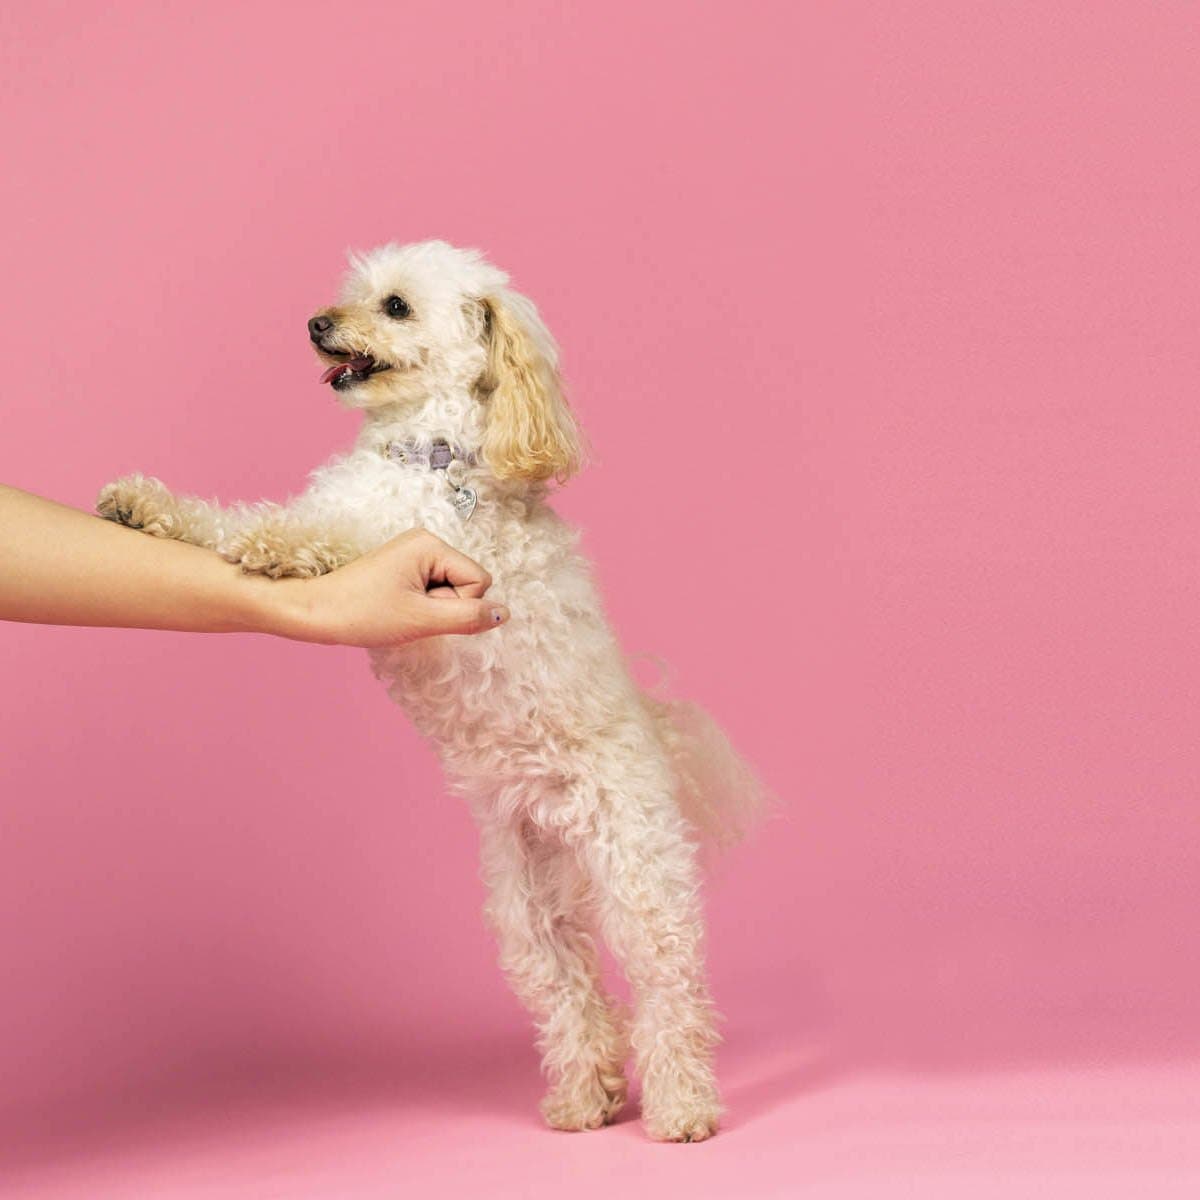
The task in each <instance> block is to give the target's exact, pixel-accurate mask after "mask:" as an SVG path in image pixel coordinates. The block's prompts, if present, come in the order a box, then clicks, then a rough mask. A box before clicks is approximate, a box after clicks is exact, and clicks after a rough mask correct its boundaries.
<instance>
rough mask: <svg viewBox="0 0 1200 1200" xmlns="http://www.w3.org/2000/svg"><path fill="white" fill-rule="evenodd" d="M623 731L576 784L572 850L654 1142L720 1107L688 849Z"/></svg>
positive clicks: (708, 1130)
mask: <svg viewBox="0 0 1200 1200" xmlns="http://www.w3.org/2000/svg"><path fill="white" fill-rule="evenodd" d="M644 746H645V742H644V740H643V739H642V738H640V737H638V736H636V735H634V736H633V737H631V738H630V740H629V743H628V745H627V746H626V747H625V750H626V753H625V754H623V755H621V756H619V757H618V756H612V757H611V758H609V759H608V762H607V765H606V766H605V767H603V768H602V769H601V770H600V771H599V772H597V773H595V774H593V775H592V776H591V777H590V778H588V779H587V780H586V781H581V782H580V783H579V785H578V786H579V787H580V788H581V789H583V791H586V792H590V796H591V799H590V803H588V804H587V807H589V808H590V809H591V810H592V813H591V819H590V829H589V831H588V833H587V835H586V836H583V837H580V838H579V839H578V841H577V842H576V850H577V853H578V855H579V857H580V860H581V862H582V863H583V865H584V869H585V870H586V872H587V874H588V876H589V877H590V879H591V882H592V884H593V888H594V891H595V896H596V903H597V906H598V908H599V911H600V918H601V927H602V929H603V932H604V936H605V939H606V940H607V941H608V944H609V946H610V947H611V948H612V950H613V953H614V954H616V956H617V958H618V959H619V960H620V961H621V965H622V967H623V968H624V970H625V974H626V975H627V976H628V978H629V982H630V984H631V985H632V987H633V991H634V998H635V1005H636V1012H635V1016H634V1023H633V1038H632V1041H633V1050H634V1053H635V1056H636V1061H637V1067H638V1070H639V1072H640V1074H641V1077H642V1119H643V1122H644V1123H645V1126H646V1131H647V1132H648V1133H649V1134H650V1136H651V1137H653V1138H656V1139H658V1140H660V1141H674V1142H696V1141H703V1140H704V1139H705V1138H707V1137H710V1136H711V1135H712V1134H713V1133H715V1132H716V1129H717V1123H718V1120H719V1117H720V1114H721V1103H720V1097H719V1095H718V1093H717V1085H716V1079H715V1077H714V1073H713V1050H714V1047H715V1045H716V1042H717V1040H718V1037H717V1033H716V1014H715V1012H714V1010H713V1006H712V1001H711V1000H710V998H709V993H708V988H707V985H706V984H705V981H704V974H703V955H702V941H703V922H702V917H701V913H700V907H699V898H698V893H699V879H698V872H697V867H696V862H695V850H694V847H693V846H692V844H691V842H690V841H689V839H688V837H687V830H686V826H685V825H684V823H683V820H682V818H681V816H680V814H679V809H678V807H677V805H676V802H675V798H674V795H673V788H672V783H671V779H670V776H669V773H668V772H667V770H666V768H665V765H664V764H663V763H661V762H660V761H659V760H658V759H657V757H656V756H655V755H654V754H652V753H651V754H647V753H639V750H640V749H642V748H643V747H644Z"/></svg>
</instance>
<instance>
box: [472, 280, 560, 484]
mask: <svg viewBox="0 0 1200 1200" xmlns="http://www.w3.org/2000/svg"><path fill="white" fill-rule="evenodd" d="M482 304H483V315H484V331H483V337H484V340H485V343H486V345H487V366H486V367H485V368H484V372H483V376H482V378H481V379H480V392H481V395H482V397H483V403H484V406H485V412H486V416H485V418H484V422H485V423H484V434H483V457H484V461H486V462H487V464H488V466H489V467H491V469H492V470H493V471H494V472H495V473H496V475H497V476H498V477H499V478H501V479H528V480H544V479H550V478H555V479H557V480H559V482H560V483H561V482H562V481H564V480H566V479H567V478H569V477H570V476H571V475H573V474H574V473H575V472H576V471H577V470H578V469H579V466H580V463H581V461H582V458H583V445H582V440H581V438H580V434H579V427H578V425H576V423H575V417H574V416H573V415H572V413H571V410H570V408H569V407H568V406H567V401H566V397H565V396H564V395H563V388H562V380H561V379H560V378H559V374H558V351H557V348H556V347H555V345H554V339H553V338H552V337H551V336H550V333H549V331H548V330H547V329H546V327H545V326H544V325H543V324H542V322H541V319H540V318H539V317H538V314H537V309H536V308H535V307H534V306H533V304H532V303H531V302H530V301H529V300H527V299H526V298H525V297H524V296H519V295H517V294H516V293H515V292H508V291H502V292H498V293H497V294H494V295H491V296H486V297H484V299H483V301H482Z"/></svg>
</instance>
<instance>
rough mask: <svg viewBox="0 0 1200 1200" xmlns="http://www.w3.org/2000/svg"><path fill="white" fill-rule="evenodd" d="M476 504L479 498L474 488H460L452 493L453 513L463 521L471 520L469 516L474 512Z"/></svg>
mask: <svg viewBox="0 0 1200 1200" xmlns="http://www.w3.org/2000/svg"><path fill="white" fill-rule="evenodd" d="M478 503H479V497H478V496H477V495H476V494H475V489H474V488H469V487H460V488H458V489H457V490H456V491H455V493H454V511H455V512H456V513H458V515H459V516H460V517H462V519H463V520H464V521H469V520H470V519H471V514H472V513H473V512H474V511H475V505H476V504H478Z"/></svg>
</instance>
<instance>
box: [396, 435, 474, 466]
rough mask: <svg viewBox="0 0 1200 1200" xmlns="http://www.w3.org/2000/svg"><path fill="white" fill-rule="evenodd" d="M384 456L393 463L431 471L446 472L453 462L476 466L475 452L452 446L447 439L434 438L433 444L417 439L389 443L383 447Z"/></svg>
mask: <svg viewBox="0 0 1200 1200" xmlns="http://www.w3.org/2000/svg"><path fill="white" fill-rule="evenodd" d="M383 456H384V458H387V459H390V460H391V461H392V462H398V463H404V464H405V465H406V466H418V467H428V468H429V469H430V470H431V471H444V470H445V469H446V468H447V467H448V466H449V465H450V464H451V463H452V462H461V463H465V464H466V465H467V466H468V467H473V466H474V465H475V454H474V452H473V451H470V450H463V449H461V448H460V447H458V446H452V445H450V443H449V442H448V441H446V439H445V438H434V439H433V440H432V441H431V442H419V441H417V439H416V438H404V439H402V440H400V441H393V442H388V444H387V445H386V446H384V447H383Z"/></svg>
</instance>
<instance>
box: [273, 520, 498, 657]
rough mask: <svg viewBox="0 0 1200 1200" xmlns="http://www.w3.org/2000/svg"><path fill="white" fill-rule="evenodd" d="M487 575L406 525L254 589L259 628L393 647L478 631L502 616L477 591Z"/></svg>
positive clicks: (487, 583)
mask: <svg viewBox="0 0 1200 1200" xmlns="http://www.w3.org/2000/svg"><path fill="white" fill-rule="evenodd" d="M491 583H492V580H491V576H490V575H489V574H488V573H487V572H486V571H485V570H484V569H483V568H482V567H481V566H480V565H479V564H478V563H476V562H474V561H473V560H472V559H470V558H468V557H467V556H466V555H465V554H460V553H459V552H458V551H457V550H454V549H453V548H452V547H450V546H448V545H446V543H445V542H443V541H442V540H441V539H440V538H438V537H435V536H434V535H433V534H432V533H429V532H427V531H426V530H424V529H413V530H409V531H408V532H407V533H402V534H401V535H400V536H399V537H395V538H393V539H392V540H391V541H390V542H387V543H385V544H384V545H382V546H380V547H378V548H377V549H375V550H372V551H370V552H369V553H367V554H365V555H363V556H362V557H361V558H356V559H355V560H354V561H353V562H351V563H348V564H347V565H346V566H344V567H341V568H339V569H338V570H336V571H333V572H331V573H330V574H328V575H321V576H319V577H318V578H316V579H281V580H279V581H277V582H273V583H271V584H270V585H269V587H266V588H263V589H261V592H260V597H261V598H262V599H263V600H264V601H267V602H268V603H269V604H270V605H271V609H272V613H271V615H270V616H269V619H268V627H267V628H265V629H264V632H270V633H277V634H281V635H282V636H284V637H290V638H295V639H297V640H299V641H306V642H324V643H327V644H341V645H346V646H367V647H370V646H393V645H399V644H401V643H404V642H411V641H415V640H416V639H418V638H423V637H433V636H436V635H439V634H452V633H453V634H469V633H482V632H483V631H484V630H487V629H494V628H495V627H496V626H497V625H501V624H503V623H504V622H505V621H506V620H508V609H507V608H505V606H504V605H503V604H496V603H493V602H489V601H487V600H485V599H484V598H483V597H484V595H485V594H486V592H487V590H488V588H489V587H490V586H491Z"/></svg>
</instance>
